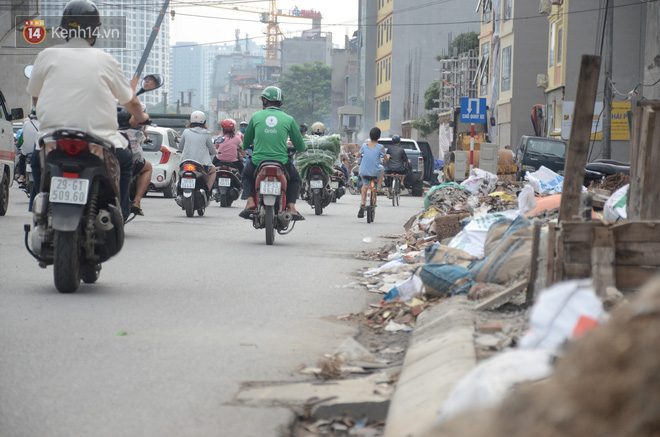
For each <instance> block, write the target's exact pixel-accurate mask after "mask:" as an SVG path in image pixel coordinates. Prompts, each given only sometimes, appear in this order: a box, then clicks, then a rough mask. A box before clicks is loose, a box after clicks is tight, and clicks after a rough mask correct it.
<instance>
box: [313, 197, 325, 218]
mask: <svg viewBox="0 0 660 437" xmlns="http://www.w3.org/2000/svg"><path fill="white" fill-rule="evenodd" d="M312 196H314V214H316V215H321V214H323V204H322V203H321V195H320V194H317V193H314V194H312Z"/></svg>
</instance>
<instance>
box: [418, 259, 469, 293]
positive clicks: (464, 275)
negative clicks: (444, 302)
mask: <svg viewBox="0 0 660 437" xmlns="http://www.w3.org/2000/svg"><path fill="white" fill-rule="evenodd" d="M419 277H420V278H421V279H422V283H423V284H424V287H425V288H426V294H428V295H429V296H431V297H442V296H447V295H449V296H453V295H455V294H467V293H468V291H470V288H471V287H472V286H473V285H474V281H473V280H471V279H470V272H469V271H468V269H466V268H465V267H463V266H459V265H454V264H436V263H429V264H426V265H425V266H423V267H422V268H421V270H420V272H419Z"/></svg>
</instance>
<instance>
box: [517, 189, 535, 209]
mask: <svg viewBox="0 0 660 437" xmlns="http://www.w3.org/2000/svg"><path fill="white" fill-rule="evenodd" d="M535 208H536V198H535V197H534V188H533V187H532V186H531V185H525V187H524V188H523V189H522V191H521V192H520V194H518V209H519V210H520V213H521V214H527V213H528V212H530V211H534V209H535Z"/></svg>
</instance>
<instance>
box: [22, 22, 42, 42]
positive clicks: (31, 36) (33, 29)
mask: <svg viewBox="0 0 660 437" xmlns="http://www.w3.org/2000/svg"><path fill="white" fill-rule="evenodd" d="M23 38H25V41H27V42H29V43H30V44H39V43H40V42H42V41H43V40H44V39H45V38H46V27H45V23H44V21H43V20H25V27H24V28H23Z"/></svg>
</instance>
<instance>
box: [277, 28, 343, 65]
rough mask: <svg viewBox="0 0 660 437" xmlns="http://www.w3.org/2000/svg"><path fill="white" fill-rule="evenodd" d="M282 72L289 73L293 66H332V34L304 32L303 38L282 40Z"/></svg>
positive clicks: (313, 31)
mask: <svg viewBox="0 0 660 437" xmlns="http://www.w3.org/2000/svg"><path fill="white" fill-rule="evenodd" d="M281 45H282V72H283V73H287V72H288V71H289V69H290V68H291V66H293V65H303V64H304V63H305V62H308V63H310V64H313V63H314V62H317V61H318V62H322V63H323V64H324V65H331V64H332V33H330V32H321V31H320V29H319V30H318V31H316V30H310V31H305V32H303V34H302V36H298V37H293V38H286V39H284V40H282V42H281Z"/></svg>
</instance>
